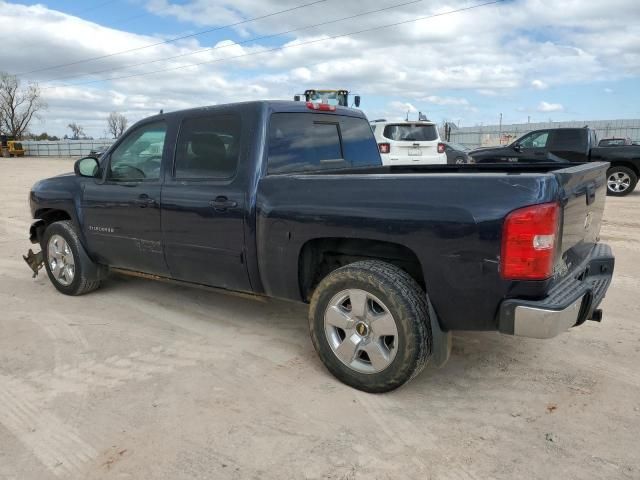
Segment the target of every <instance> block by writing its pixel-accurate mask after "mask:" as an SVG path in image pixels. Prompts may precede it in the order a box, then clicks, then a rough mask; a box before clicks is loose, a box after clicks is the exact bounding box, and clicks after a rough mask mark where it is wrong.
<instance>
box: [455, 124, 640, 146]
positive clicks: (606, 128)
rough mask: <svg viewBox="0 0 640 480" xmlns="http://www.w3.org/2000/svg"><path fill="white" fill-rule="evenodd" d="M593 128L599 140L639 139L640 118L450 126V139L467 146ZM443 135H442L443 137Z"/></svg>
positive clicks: (506, 142) (495, 144)
mask: <svg viewBox="0 0 640 480" xmlns="http://www.w3.org/2000/svg"><path fill="white" fill-rule="evenodd" d="M584 126H588V127H590V128H592V129H593V130H595V132H596V135H597V137H598V140H602V139H603V138H614V137H615V138H630V139H631V140H633V141H640V120H596V121H584V122H545V123H522V124H511V125H502V127H500V126H499V125H487V126H479V127H463V128H453V129H452V130H451V137H450V141H451V142H452V143H457V144H460V145H463V146H465V147H467V148H478V147H495V146H498V145H508V144H510V143H512V142H513V141H514V140H516V139H517V138H519V137H521V136H523V135H524V134H526V133H529V132H531V131H533V130H543V129H549V128H567V127H569V128H581V127H584ZM443 138H444V137H443Z"/></svg>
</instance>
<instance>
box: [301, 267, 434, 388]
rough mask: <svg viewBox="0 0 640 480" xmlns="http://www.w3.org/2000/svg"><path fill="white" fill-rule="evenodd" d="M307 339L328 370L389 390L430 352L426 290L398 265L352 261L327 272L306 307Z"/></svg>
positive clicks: (357, 384) (354, 381)
mask: <svg viewBox="0 0 640 480" xmlns="http://www.w3.org/2000/svg"><path fill="white" fill-rule="evenodd" d="M309 326H310V330H311V340H312V342H313V345H314V347H315V349H316V351H317V352H318V355H319V356H320V359H321V360H322V362H323V363H324V364H325V366H326V367H327V369H328V370H329V371H330V372H331V373H332V374H333V375H334V376H335V377H337V378H338V379H339V380H340V381H342V382H344V383H346V384H347V385H350V386H352V387H354V388H357V389H358V390H363V391H365V392H371V393H380V392H388V391H390V390H394V389H396V388H398V387H400V386H402V385H403V384H405V383H406V382H408V381H409V380H411V379H412V378H413V377H414V376H416V375H417V374H418V373H420V371H421V370H422V369H423V368H424V366H425V365H426V363H427V360H428V358H429V356H430V355H431V351H432V334H431V324H430V321H429V313H428V306H427V300H426V294H425V292H424V291H423V290H422V289H421V288H420V286H419V285H418V284H417V283H416V281H415V280H414V279H413V278H411V276H410V275H409V274H408V273H406V272H405V271H403V270H401V269H400V268H398V267H396V266H394V265H391V264H388V263H385V262H381V261H374V260H367V261H362V262H356V263H352V264H350V265H347V266H344V267H342V268H339V269H337V270H335V271H333V272H332V273H330V274H329V275H327V276H326V277H325V278H324V279H323V280H322V281H321V282H320V284H319V285H318V287H317V288H316V289H315V291H314V294H313V297H312V299H311V306H310V311H309Z"/></svg>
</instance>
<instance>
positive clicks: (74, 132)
mask: <svg viewBox="0 0 640 480" xmlns="http://www.w3.org/2000/svg"><path fill="white" fill-rule="evenodd" d="M67 127H68V128H69V129H70V130H71V138H72V139H74V140H78V139H79V138H81V137H84V127H82V126H80V125H78V124H77V123H76V122H71V123H70V124H69V125H67Z"/></svg>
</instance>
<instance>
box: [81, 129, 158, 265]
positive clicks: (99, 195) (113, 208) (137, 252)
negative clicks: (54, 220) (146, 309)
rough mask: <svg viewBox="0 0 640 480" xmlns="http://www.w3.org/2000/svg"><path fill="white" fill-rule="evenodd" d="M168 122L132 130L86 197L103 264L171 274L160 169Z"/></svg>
mask: <svg viewBox="0 0 640 480" xmlns="http://www.w3.org/2000/svg"><path fill="white" fill-rule="evenodd" d="M166 134H167V126H166V123H165V122H164V121H152V122H150V123H146V124H143V125H140V126H139V127H137V128H135V129H134V130H132V131H130V132H129V133H127V135H126V136H125V138H123V139H122V141H121V142H120V143H119V145H118V146H117V147H116V148H115V150H113V152H111V153H110V155H109V158H107V159H106V160H105V164H104V168H105V170H106V172H105V176H104V180H103V181H101V182H87V183H86V184H85V188H84V192H83V196H82V212H83V215H84V218H83V225H84V234H85V237H86V239H87V243H88V246H89V250H90V251H91V252H92V253H93V254H94V255H95V256H96V257H97V258H98V260H99V261H100V262H102V263H105V264H108V265H110V266H113V267H120V268H125V269H129V270H135V271H140V272H145V273H153V274H158V275H167V274H168V269H167V266H166V263H165V261H164V255H163V250H162V232H161V230H160V179H161V176H160V171H161V167H162V158H163V156H166V150H167V148H165V137H166Z"/></svg>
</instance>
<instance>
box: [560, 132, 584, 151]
mask: <svg viewBox="0 0 640 480" xmlns="http://www.w3.org/2000/svg"><path fill="white" fill-rule="evenodd" d="M586 133H587V132H586V131H584V132H583V131H581V130H556V131H555V132H554V135H553V148H555V149H557V150H565V151H566V150H574V151H580V150H583V149H584V143H585V141H586Z"/></svg>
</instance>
